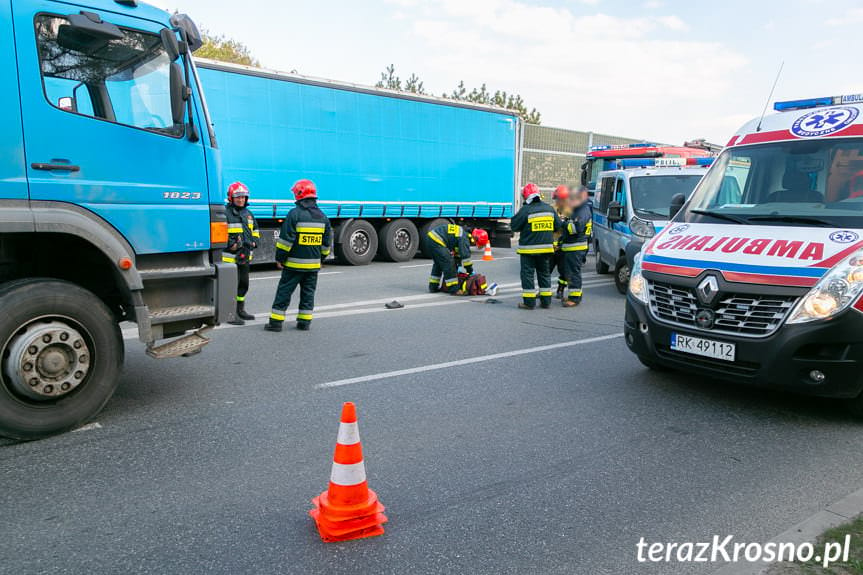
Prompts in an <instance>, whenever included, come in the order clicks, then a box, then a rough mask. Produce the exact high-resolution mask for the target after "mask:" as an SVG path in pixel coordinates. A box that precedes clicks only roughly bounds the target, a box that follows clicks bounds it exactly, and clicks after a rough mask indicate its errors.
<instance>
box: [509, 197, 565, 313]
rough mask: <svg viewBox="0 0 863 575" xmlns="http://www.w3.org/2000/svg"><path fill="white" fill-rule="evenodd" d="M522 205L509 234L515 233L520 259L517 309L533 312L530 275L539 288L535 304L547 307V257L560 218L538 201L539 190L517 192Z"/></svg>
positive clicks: (548, 277) (548, 287)
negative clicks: (519, 296)
mask: <svg viewBox="0 0 863 575" xmlns="http://www.w3.org/2000/svg"><path fill="white" fill-rule="evenodd" d="M521 195H522V198H524V205H523V206H522V207H521V209H520V210H519V211H518V213H517V214H515V216H513V218H512V220H510V227H511V228H512V231H514V232H518V233H519V236H518V248H517V249H516V252H517V253H518V254H519V256H521V295H522V300H523V301H522V303H520V304H518V307H520V308H521V309H535V308H536V291H535V284H534V281H533V280H534V275H536V280H537V283H538V284H539V303H540V306H542V307H544V308H548V307H551V270H550V263H551V256H552V255H554V232H556V231H558V230H559V229H560V225H561V224H560V218H559V217H558V216H557V213H556V212H555V211H554V208H552V207H551V206H549V205H548V204H546V203H545V202H543V201H542V198H541V197H540V193H539V187H537V185H536V184H527V185H526V186H525V187H524V188H523V189H522V191H521Z"/></svg>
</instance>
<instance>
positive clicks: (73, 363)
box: [0, 279, 124, 439]
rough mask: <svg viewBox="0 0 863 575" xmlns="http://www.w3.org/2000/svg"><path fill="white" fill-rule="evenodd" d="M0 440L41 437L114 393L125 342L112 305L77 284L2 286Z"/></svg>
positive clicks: (91, 411) (90, 412)
mask: <svg viewBox="0 0 863 575" xmlns="http://www.w3.org/2000/svg"><path fill="white" fill-rule="evenodd" d="M0 309H2V310H4V312H3V314H2V315H0V435H4V436H7V437H12V438H15V439H37V438H39V437H45V436H47V435H51V434H54V433H59V432H61V431H66V430H68V429H71V428H74V427H76V426H78V425H80V424H81V423H82V422H84V421H86V420H87V419H89V418H91V417H93V416H94V415H96V414H97V413H99V411H100V410H101V409H102V407H103V406H104V405H105V403H107V401H108V400H109V399H110V398H111V395H113V393H114V390H115V389H116V388H117V384H118V382H119V378H120V370H121V367H122V365H123V352H124V350H123V338H122V336H121V334H120V328H119V326H118V325H117V322H116V321H115V319H114V316H113V314H112V313H111V311H110V310H109V309H108V307H107V306H106V305H105V304H104V303H102V300H100V299H99V298H97V297H96V296H95V295H93V294H92V293H90V292H89V291H87V290H85V289H83V288H80V287H78V286H77V285H75V284H72V283H69V282H64V281H56V280H50V279H27V280H18V281H14V282H10V283H8V284H6V285H4V286H2V287H0Z"/></svg>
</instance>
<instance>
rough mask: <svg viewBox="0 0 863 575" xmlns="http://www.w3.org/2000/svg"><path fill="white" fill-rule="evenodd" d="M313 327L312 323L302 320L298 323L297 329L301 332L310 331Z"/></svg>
mask: <svg viewBox="0 0 863 575" xmlns="http://www.w3.org/2000/svg"><path fill="white" fill-rule="evenodd" d="M311 327H312V322H310V321H302V320H300V321H298V322H297V329H298V330H300V331H309V329H311Z"/></svg>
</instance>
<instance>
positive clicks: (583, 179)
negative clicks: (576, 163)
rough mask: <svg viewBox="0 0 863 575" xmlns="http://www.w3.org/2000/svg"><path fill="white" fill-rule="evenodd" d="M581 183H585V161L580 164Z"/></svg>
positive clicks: (583, 184)
mask: <svg viewBox="0 0 863 575" xmlns="http://www.w3.org/2000/svg"><path fill="white" fill-rule="evenodd" d="M581 185H582V186H586V185H587V162H584V163H583V164H582V165H581Z"/></svg>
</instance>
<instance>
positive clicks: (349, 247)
mask: <svg viewBox="0 0 863 575" xmlns="http://www.w3.org/2000/svg"><path fill="white" fill-rule="evenodd" d="M377 251H378V233H377V231H375V227H374V226H373V225H371V224H370V223H369V222H367V221H366V220H353V221H351V222H348V223H347V224H345V229H344V230H343V231H342V241H341V243H337V244H336V258H337V259H338V260H339V262H340V263H343V264H350V265H352V266H365V265H368V264H370V263H371V261H372V260H373V259H374V257H375V254H376V253H377Z"/></svg>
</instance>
